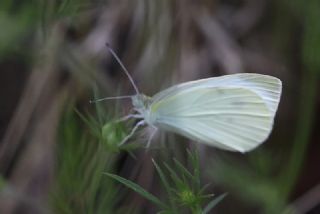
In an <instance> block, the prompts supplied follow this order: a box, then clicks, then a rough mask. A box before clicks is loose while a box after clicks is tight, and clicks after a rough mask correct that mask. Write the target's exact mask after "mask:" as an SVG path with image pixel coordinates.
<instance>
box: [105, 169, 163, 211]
mask: <svg viewBox="0 0 320 214" xmlns="http://www.w3.org/2000/svg"><path fill="white" fill-rule="evenodd" d="M104 174H105V175H107V176H109V177H111V178H113V179H115V180H116V181H118V182H120V183H122V184H123V185H125V186H126V187H128V188H130V189H132V190H133V191H135V192H136V193H138V194H140V195H141V196H142V197H144V198H146V199H148V200H149V201H151V202H153V203H155V204H156V205H158V206H159V207H161V208H162V209H168V207H167V206H166V205H165V204H164V203H162V202H161V201H160V200H159V199H158V198H157V197H155V196H154V195H152V194H151V193H149V192H148V191H146V190H145V189H144V188H142V187H141V186H139V185H138V184H135V183H134V182H132V181H130V180H127V179H125V178H122V177H120V176H118V175H115V174H111V173H106V172H105V173H104Z"/></svg>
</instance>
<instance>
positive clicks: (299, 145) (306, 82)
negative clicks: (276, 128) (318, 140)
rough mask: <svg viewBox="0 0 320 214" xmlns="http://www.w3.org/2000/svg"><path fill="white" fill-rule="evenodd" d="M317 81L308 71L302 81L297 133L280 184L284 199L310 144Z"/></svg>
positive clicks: (292, 185) (294, 182) (315, 76)
mask: <svg viewBox="0 0 320 214" xmlns="http://www.w3.org/2000/svg"><path fill="white" fill-rule="evenodd" d="M318 79H319V75H318V73H317V72H314V71H309V72H307V73H306V75H305V76H304V78H303V80H302V90H301V91H302V93H301V97H300V113H299V116H298V126H297V133H296V136H295V139H294V144H293V148H292V152H291V155H290V157H289V162H288V166H287V168H286V170H285V171H284V174H283V176H282V179H283V180H282V182H281V184H282V185H281V186H282V193H283V196H284V197H285V198H288V196H289V195H290V193H291V191H292V190H293V187H294V185H295V184H296V182H297V180H298V176H299V173H300V171H301V169H302V166H303V162H304V159H305V157H306V150H307V147H308V144H309V142H310V134H311V130H312V124H313V119H314V114H315V111H314V110H315V104H316V103H315V102H316V96H317V88H318V87H317V83H318Z"/></svg>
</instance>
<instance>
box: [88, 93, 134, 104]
mask: <svg viewBox="0 0 320 214" xmlns="http://www.w3.org/2000/svg"><path fill="white" fill-rule="evenodd" d="M127 98H132V95H128V96H118V97H105V98H100V99H95V100H90V101H89V103H97V102H100V101H103V100H118V99H127Z"/></svg>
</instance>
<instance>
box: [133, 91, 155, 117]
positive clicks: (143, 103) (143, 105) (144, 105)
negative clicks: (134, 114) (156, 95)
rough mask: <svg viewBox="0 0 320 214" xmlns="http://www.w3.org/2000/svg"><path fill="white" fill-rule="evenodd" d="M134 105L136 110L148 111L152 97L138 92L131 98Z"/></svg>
mask: <svg viewBox="0 0 320 214" xmlns="http://www.w3.org/2000/svg"><path fill="white" fill-rule="evenodd" d="M131 100H132V105H133V107H134V109H135V110H137V111H138V112H140V113H142V112H144V111H146V110H147V109H148V108H149V105H150V103H151V99H150V97H148V96H146V95H144V94H137V95H135V96H133V97H132V98H131Z"/></svg>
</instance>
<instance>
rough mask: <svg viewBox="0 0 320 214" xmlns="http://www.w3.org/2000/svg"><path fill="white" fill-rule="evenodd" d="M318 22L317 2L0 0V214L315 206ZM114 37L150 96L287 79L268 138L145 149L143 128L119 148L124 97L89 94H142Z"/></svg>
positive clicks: (176, 142)
mask: <svg viewBox="0 0 320 214" xmlns="http://www.w3.org/2000/svg"><path fill="white" fill-rule="evenodd" d="M319 20H320V1H318V0H309V1H302V0H294V1H288V0H278V1H276V0H273V1H267V0H211V1H208V0H201V1H197V2H195V1H191V0H185V1H182V0H175V1H172V0H162V1H151V0H104V1H102V0H91V1H90V0H65V1H58V0H48V1H36V0H33V1H25V0H22V1H10V0H1V1H0V27H1V30H0V70H1V73H0V75H1V78H0V84H1V89H2V90H1V98H2V99H1V105H0V117H1V123H0V134H1V144H0V173H1V174H0V213H156V212H160V211H162V212H161V213H188V212H189V213H200V212H201V211H202V212H205V213H206V212H207V213H211V212H214V213H319V212H320V197H319V195H320V190H319V189H320V188H319V185H320V182H319V181H320V180H319V178H320V171H319V170H318V164H319V163H320V155H319V152H320V146H319V141H320V136H319V134H318V133H317V129H318V128H319V122H320V120H319V119H318V114H319V111H318V108H317V107H318V105H319V96H317V94H318V91H319V88H318V82H319V75H320V58H319V56H320V24H319ZM106 42H108V43H110V44H111V46H112V47H113V48H114V50H115V52H116V53H118V54H119V57H120V58H121V60H122V61H123V63H124V64H125V65H126V67H127V68H128V70H129V71H130V73H131V74H132V76H133V78H134V80H135V82H136V83H137V85H138V87H139V89H140V90H141V91H143V92H144V93H145V94H148V95H152V94H154V93H156V92H158V91H160V90H162V89H163V88H166V87H168V86H170V85H172V84H176V83H179V82H183V81H188V80H194V79H199V78H205V77H210V76H218V75H224V74H231V73H238V72H255V73H262V74H269V75H273V76H276V77H279V78H280V79H281V80H282V81H283V87H284V88H283V95H282V98H281V102H280V107H279V111H278V113H277V116H276V120H275V126H274V130H273V132H272V135H271V136H270V138H269V139H268V140H267V141H266V142H265V143H264V144H263V146H261V147H259V148H258V149H256V150H255V151H253V152H250V153H248V154H244V155H240V154H235V153H230V152H226V151H219V150H216V149H213V148H209V147H206V146H204V145H198V144H196V143H194V142H189V141H188V140H187V139H184V138H182V137H179V136H175V135H173V134H170V133H166V134H164V133H161V135H159V136H156V138H155V139H154V140H153V143H152V145H151V147H150V148H145V142H146V139H145V138H146V136H147V135H148V130H143V131H141V132H140V133H138V134H137V135H135V136H134V137H133V138H132V139H131V140H130V142H128V143H126V144H123V145H119V143H120V142H121V140H122V139H123V138H124V136H126V135H127V134H128V133H129V132H130V130H131V128H132V126H133V125H134V124H133V123H132V122H131V123H129V122H125V123H117V122H116V120H117V119H118V118H120V117H121V116H122V115H125V114H127V113H128V112H129V111H130V108H131V104H130V102H129V101H128V100H124V101H123V100H122V101H119V102H114V101H106V102H103V103H99V104H89V100H91V99H93V98H94V97H102V96H117V95H128V94H132V93H133V92H134V91H133V88H132V86H131V85H130V83H129V81H128V79H127V78H126V76H125V75H124V73H123V72H122V71H121V68H120V66H119V65H118V64H117V63H116V61H115V60H114V59H113V58H112V57H111V55H110V54H109V53H108V52H107V50H106V48H105V43H106ZM97 94H99V96H98V95H97ZM188 149H189V150H191V151H192V152H191V153H192V154H193V155H190V154H188V152H187V150H188ZM195 154H198V155H199V157H198V156H197V155H195ZM153 159H154V160H155V161H153ZM202 184H211V185H209V186H208V187H206V188H205V189H204V190H202V189H201V188H202V187H203V186H202ZM127 187H129V188H127ZM133 190H134V191H133ZM212 193H213V194H214V196H213V197H211V195H210V194H212ZM224 193H228V194H227V197H225V198H223V197H224V196H225V195H224ZM209 196H210V197H209ZM222 198H223V200H221V199H222ZM218 202H219V203H218Z"/></svg>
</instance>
